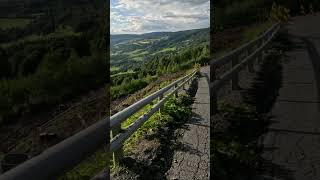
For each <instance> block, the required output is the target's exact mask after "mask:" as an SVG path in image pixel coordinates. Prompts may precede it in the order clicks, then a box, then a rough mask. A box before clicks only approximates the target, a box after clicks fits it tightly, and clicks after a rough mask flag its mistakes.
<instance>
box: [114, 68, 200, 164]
mask: <svg viewBox="0 0 320 180" xmlns="http://www.w3.org/2000/svg"><path fill="white" fill-rule="evenodd" d="M197 72H198V71H197V70H195V71H193V72H192V73H190V74H188V75H186V76H184V77H182V78H180V79H178V80H176V81H174V82H173V83H171V84H169V85H168V86H166V87H164V88H162V89H160V90H159V91H157V92H154V93H153V94H151V95H149V96H147V97H145V98H143V99H141V100H139V101H138V102H136V103H134V104H132V105H131V106H129V107H127V108H125V109H124V110H122V111H120V112H118V113H116V114H115V115H113V116H111V118H110V129H111V131H112V137H111V138H112V139H111V142H110V151H111V152H112V153H113V162H114V163H117V161H119V160H120V159H121V158H122V151H123V149H122V146H123V143H124V142H125V141H126V140H127V139H128V138H129V137H130V136H131V135H132V134H133V133H134V132H135V131H136V130H137V129H138V128H139V127H141V126H142V125H143V123H144V122H146V121H147V120H148V119H149V118H150V117H151V116H152V115H153V114H154V113H155V112H157V111H158V110H159V109H160V108H161V107H162V106H163V105H164V103H165V102H166V101H167V100H168V99H169V97H170V96H172V95H174V96H177V95H178V90H179V89H181V88H182V87H184V86H185V84H186V83H189V82H190V81H191V80H192V79H193V78H194V77H195V74H196V73H197ZM170 90H172V91H170ZM165 94H166V95H165ZM156 99H158V102H157V103H156V104H154V105H153V107H152V108H151V110H150V111H149V112H146V113H145V114H143V115H142V116H140V117H139V118H138V119H137V120H136V121H135V122H134V123H132V124H131V125H130V126H129V127H128V128H127V129H125V130H123V129H121V123H123V122H124V121H125V120H126V119H128V118H129V117H130V116H132V115H133V114H135V113H136V112H138V111H139V110H140V109H142V108H143V107H145V106H146V105H147V104H150V103H151V102H153V101H154V100H156Z"/></svg>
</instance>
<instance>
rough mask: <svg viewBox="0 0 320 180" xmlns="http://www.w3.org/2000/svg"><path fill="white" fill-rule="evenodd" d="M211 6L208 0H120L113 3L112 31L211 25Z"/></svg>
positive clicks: (179, 28) (175, 29)
mask: <svg viewBox="0 0 320 180" xmlns="http://www.w3.org/2000/svg"><path fill="white" fill-rule="evenodd" d="M209 8H210V1H209V0H117V1H115V2H114V4H113V5H111V13H110V16H111V33H113V34H115V33H117V34H119V33H146V32H154V31H179V30H187V29H196V28H205V27H209V14H210V9H209Z"/></svg>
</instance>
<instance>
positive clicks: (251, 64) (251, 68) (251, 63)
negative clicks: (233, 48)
mask: <svg viewBox="0 0 320 180" xmlns="http://www.w3.org/2000/svg"><path fill="white" fill-rule="evenodd" d="M247 51H248V56H249V55H250V54H251V53H252V52H253V51H254V47H251V48H249V49H248V50H247ZM253 61H254V59H251V60H249V63H248V71H249V72H250V73H254V64H253Z"/></svg>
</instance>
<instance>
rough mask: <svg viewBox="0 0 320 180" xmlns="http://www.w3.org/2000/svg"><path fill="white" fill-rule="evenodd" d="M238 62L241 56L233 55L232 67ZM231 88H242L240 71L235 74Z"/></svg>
mask: <svg viewBox="0 0 320 180" xmlns="http://www.w3.org/2000/svg"><path fill="white" fill-rule="evenodd" d="M238 64H239V57H238V56H235V57H232V68H233V67H235V66H236V65H238ZM231 88H232V90H238V89H240V86H239V73H237V74H236V75H234V76H233V78H232V80H231Z"/></svg>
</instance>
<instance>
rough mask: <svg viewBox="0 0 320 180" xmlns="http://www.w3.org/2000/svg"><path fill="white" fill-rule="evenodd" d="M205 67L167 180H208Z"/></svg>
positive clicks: (206, 71)
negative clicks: (181, 147) (190, 116)
mask: <svg viewBox="0 0 320 180" xmlns="http://www.w3.org/2000/svg"><path fill="white" fill-rule="evenodd" d="M209 69H210V68H209V66H207V67H203V68H201V70H200V72H201V74H202V77H200V79H199V81H198V90H197V93H196V95H195V102H194V104H193V106H192V112H193V115H192V118H191V119H190V121H189V122H188V123H187V128H186V130H184V132H183V136H182V138H181V139H180V143H181V145H182V146H183V147H184V148H183V150H179V151H176V152H175V153H174V158H173V159H174V161H173V164H172V167H171V169H170V170H169V171H168V172H167V179H170V180H189V179H190V180H193V179H199V180H200V179H201V180H206V179H209V175H210V167H209V164H210V161H209V159H210V158H209V154H210V147H209V146H210V112H209V110H210V100H209V99H210V98H209V85H208V81H209V80H208V79H207V78H208V77H209Z"/></svg>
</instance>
